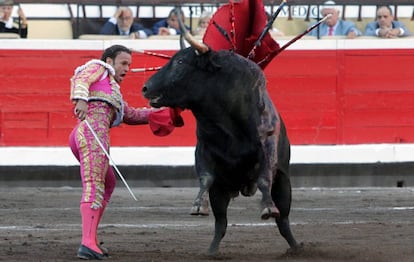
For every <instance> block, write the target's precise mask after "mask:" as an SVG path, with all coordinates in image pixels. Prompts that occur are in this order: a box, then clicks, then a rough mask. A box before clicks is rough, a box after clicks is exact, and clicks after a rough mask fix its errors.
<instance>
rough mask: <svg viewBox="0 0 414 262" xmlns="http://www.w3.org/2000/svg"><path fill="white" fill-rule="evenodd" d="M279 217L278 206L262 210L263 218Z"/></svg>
mask: <svg viewBox="0 0 414 262" xmlns="http://www.w3.org/2000/svg"><path fill="white" fill-rule="evenodd" d="M271 217H273V218H279V217H280V212H279V209H278V208H277V207H265V208H264V209H263V211H262V214H261V218H262V219H263V220H267V219H269V218H271Z"/></svg>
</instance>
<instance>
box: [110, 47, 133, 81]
mask: <svg viewBox="0 0 414 262" xmlns="http://www.w3.org/2000/svg"><path fill="white" fill-rule="evenodd" d="M106 62H107V63H108V64H110V65H111V66H112V67H113V68H114V69H115V81H116V82H117V83H121V82H122V81H123V80H124V78H125V76H126V74H127V73H128V71H129V67H130V66H131V62H132V56H131V54H128V53H127V52H120V53H119V54H118V55H117V56H116V57H115V59H111V58H107V61H106Z"/></svg>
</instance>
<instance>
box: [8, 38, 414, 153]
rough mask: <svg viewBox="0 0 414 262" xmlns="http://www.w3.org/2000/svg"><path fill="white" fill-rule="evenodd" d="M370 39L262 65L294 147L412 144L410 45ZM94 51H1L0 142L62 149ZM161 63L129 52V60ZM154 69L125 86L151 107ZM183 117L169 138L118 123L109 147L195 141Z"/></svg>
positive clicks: (129, 95)
mask: <svg viewBox="0 0 414 262" xmlns="http://www.w3.org/2000/svg"><path fill="white" fill-rule="evenodd" d="M73 41H79V40H73ZM307 41H308V40H307ZM328 41H331V40H328ZM339 41H344V40H339ZM345 41H352V40H345ZM355 41H358V40H355ZM370 41H373V43H374V42H375V41H377V40H369V41H363V45H361V48H358V47H355V46H353V47H352V48H343V49H342V48H333V49H332V48H331V49H326V50H320V49H318V48H313V47H312V48H308V47H305V48H299V49H292V50H286V51H284V52H283V53H282V54H281V55H279V56H278V57H277V58H276V59H275V60H274V61H272V63H271V64H270V65H269V66H268V67H267V68H266V70H265V74H266V76H267V78H268V82H269V85H268V86H269V87H268V89H269V92H270V94H271V97H272V99H273V101H274V103H275V105H276V106H277V108H278V110H279V111H280V112H281V114H282V116H283V118H284V119H285V122H286V125H287V128H288V134H289V136H290V139H291V142H292V144H295V145H299V144H360V143H400V142H403V143H406V142H410V143H412V142H414V118H413V116H414V104H413V103H412V101H414V88H413V85H414V84H413V83H414V75H413V74H412V72H411V71H412V70H411V68H412V66H413V62H414V48H412V46H414V45H411V48H381V49H379V48H373V49H371V48H369V47H367V46H366V45H367V44H366V43H367V42H368V43H369V42H370ZM378 41H384V42H383V43H387V40H378ZM390 41H394V40H390ZM396 41H397V40H396ZM406 41H411V42H410V43H413V41H414V40H413V39H411V40H406ZM309 43H310V44H311V43H312V44H314V43H322V41H313V40H309ZM29 44H30V43H29ZM407 45H408V46H410V44H409V43H408V44H407ZM149 50H151V51H153V52H160V53H165V54H173V53H174V52H175V51H171V50H170V51H166V50H153V49H151V48H149ZM100 54H101V50H70V49H68V50H52V49H46V48H45V49H41V50H38V49H27V48H25V49H20V48H19V49H13V48H8V49H0V57H1V58H0V59H1V70H0V79H1V88H0V145H1V146H66V145H67V138H68V135H69V133H70V131H71V129H72V127H73V126H74V125H75V123H76V120H75V119H74V118H73V117H72V105H71V103H70V101H69V78H70V77H71V75H72V74H73V70H74V69H75V68H76V67H77V66H78V65H81V64H82V63H84V62H86V61H87V60H89V59H91V58H99V56H100ZM165 62H166V60H163V59H160V58H157V57H152V56H146V55H142V54H137V53H135V54H134V57H133V65H132V67H152V66H160V65H163V64H164V63H165ZM151 74H152V72H144V73H130V74H129V75H128V76H127V78H126V80H125V83H124V84H123V86H122V91H123V93H124V97H125V99H126V101H128V103H129V104H130V105H132V106H146V105H147V102H146V101H145V99H143V97H142V95H141V87H142V85H143V83H144V81H145V80H146V79H148V78H149V76H150V75H151ZM183 116H184V120H185V126H184V127H183V128H177V129H176V130H175V131H174V132H173V134H171V135H170V136H167V137H156V136H154V135H152V133H151V132H150V130H149V128H148V126H146V125H144V126H134V127H131V126H127V125H123V126H121V127H119V128H115V129H114V130H113V131H112V145H115V146H192V145H194V144H195V135H194V133H195V122H194V118H193V116H192V115H191V112H188V111H185V112H184V113H183Z"/></svg>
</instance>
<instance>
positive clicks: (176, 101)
mask: <svg viewBox="0 0 414 262" xmlns="http://www.w3.org/2000/svg"><path fill="white" fill-rule="evenodd" d="M143 94H144V96H145V97H146V98H147V99H149V102H150V104H151V106H154V107H161V106H168V107H179V108H184V109H189V110H191V111H192V113H193V115H194V116H195V118H196V122H197V145H196V153H195V165H196V172H197V174H198V176H199V178H200V193H199V195H198V196H197V198H196V201H195V205H196V204H197V205H199V204H200V203H199V202H200V201H201V200H202V196H203V195H204V192H209V195H210V201H211V207H212V210H213V213H214V215H215V218H216V231H215V237H214V240H213V242H212V243H211V245H210V249H209V253H210V254H216V253H217V252H218V247H219V243H220V240H221V238H222V237H223V236H224V234H225V231H226V227H227V208H228V204H229V201H230V199H231V197H234V196H235V195H237V194H238V193H239V192H241V193H242V194H243V195H247V196H248V195H252V194H254V193H255V190H256V188H257V187H255V186H256V184H257V186H258V188H259V189H260V191H261V193H262V206H263V207H266V208H265V209H264V211H266V210H268V208H267V207H269V212H270V208H272V207H273V208H274V207H275V206H277V207H278V208H279V210H280V217H276V223H277V224H278V226H279V230H280V232H281V234H282V235H283V236H284V237H285V239H286V240H287V241H288V243H289V245H290V246H291V247H296V246H297V243H296V240H295V239H294V238H293V236H292V234H291V232H290V226H289V220H288V216H289V212H290V203H291V186H290V180H289V160H290V144H289V140H288V138H287V135H286V130H285V127H284V124H283V121H282V119H281V118H280V116H279V114H278V113H277V111H276V109H275V107H274V106H273V103H272V101H271V99H270V97H269V95H268V92H267V89H266V79H265V76H264V73H263V71H262V70H261V69H260V68H259V66H257V65H256V64H255V63H254V62H252V61H250V60H248V59H246V58H244V57H242V56H240V55H238V54H236V53H234V52H231V51H218V52H215V51H208V52H207V53H204V54H202V55H199V54H197V53H196V52H195V50H194V49H193V48H191V47H190V48H187V49H183V50H180V51H179V52H177V54H175V55H174V57H172V59H171V60H170V61H169V62H168V63H167V64H166V65H165V66H164V67H163V68H162V69H161V70H160V71H158V72H157V73H156V74H154V75H153V76H152V77H151V78H150V79H149V80H148V81H147V82H146V83H145V86H144V87H143ZM273 182H274V183H273ZM275 204H276V205H275ZM272 210H273V209H272ZM265 215H267V214H265ZM272 215H273V213H272ZM262 218H263V213H262ZM266 218H268V216H267V217H266Z"/></svg>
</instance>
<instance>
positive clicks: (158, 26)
mask: <svg viewBox="0 0 414 262" xmlns="http://www.w3.org/2000/svg"><path fill="white" fill-rule="evenodd" d="M179 17H181V19H182V21H183V23H185V17H184V13H183V11H182V10H181V9H180V8H179V7H175V8H173V9H171V11H170V13H169V14H168V17H167V18H165V19H162V20H160V21H158V22H156V23H155V24H154V26H153V27H152V33H153V34H154V35H180V34H181V31H180V26H179V25H178V18H179ZM187 30H189V31H190V28H188V27H187Z"/></svg>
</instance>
